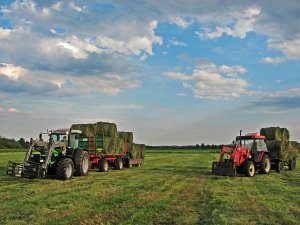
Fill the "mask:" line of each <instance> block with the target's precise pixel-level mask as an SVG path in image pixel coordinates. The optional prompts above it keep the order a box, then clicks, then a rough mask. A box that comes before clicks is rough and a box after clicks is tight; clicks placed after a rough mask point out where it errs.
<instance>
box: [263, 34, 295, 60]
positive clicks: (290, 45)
mask: <svg viewBox="0 0 300 225" xmlns="http://www.w3.org/2000/svg"><path fill="white" fill-rule="evenodd" d="M269 45H270V47H273V48H277V49H281V50H282V51H283V52H284V54H285V55H286V56H287V58H290V59H297V58H300V34H299V35H297V36H296V37H294V38H290V39H289V40H282V39H277V40H276V39H275V40H270V41H269Z"/></svg>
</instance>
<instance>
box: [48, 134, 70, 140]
mask: <svg viewBox="0 0 300 225" xmlns="http://www.w3.org/2000/svg"><path fill="white" fill-rule="evenodd" d="M51 138H52V140H53V141H67V140H68V135H66V134H51Z"/></svg>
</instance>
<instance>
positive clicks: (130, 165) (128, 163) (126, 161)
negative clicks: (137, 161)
mask: <svg viewBox="0 0 300 225" xmlns="http://www.w3.org/2000/svg"><path fill="white" fill-rule="evenodd" d="M125 166H126V167H127V168H131V167H132V161H131V159H126V160H125Z"/></svg>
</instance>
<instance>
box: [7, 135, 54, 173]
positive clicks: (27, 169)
mask: <svg viewBox="0 0 300 225" xmlns="http://www.w3.org/2000/svg"><path fill="white" fill-rule="evenodd" d="M49 145H50V144H49V143H48V142H45V141H41V140H31V143H30V147H29V149H28V150H27V152H26V154H25V159H24V161H23V163H16V162H11V161H9V162H8V168H7V175H10V176H16V177H26V178H44V177H45V176H46V174H47V169H48V163H49V160H50V159H51V155H52V151H50V149H51V147H50V146H49Z"/></svg>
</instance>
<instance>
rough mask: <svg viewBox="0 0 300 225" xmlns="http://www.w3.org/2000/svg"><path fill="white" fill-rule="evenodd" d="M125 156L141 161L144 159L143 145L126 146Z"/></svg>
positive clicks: (130, 144)
mask: <svg viewBox="0 0 300 225" xmlns="http://www.w3.org/2000/svg"><path fill="white" fill-rule="evenodd" d="M127 155H128V156H129V158H131V159H142V158H144V157H145V145H144V144H134V143H129V144H127Z"/></svg>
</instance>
